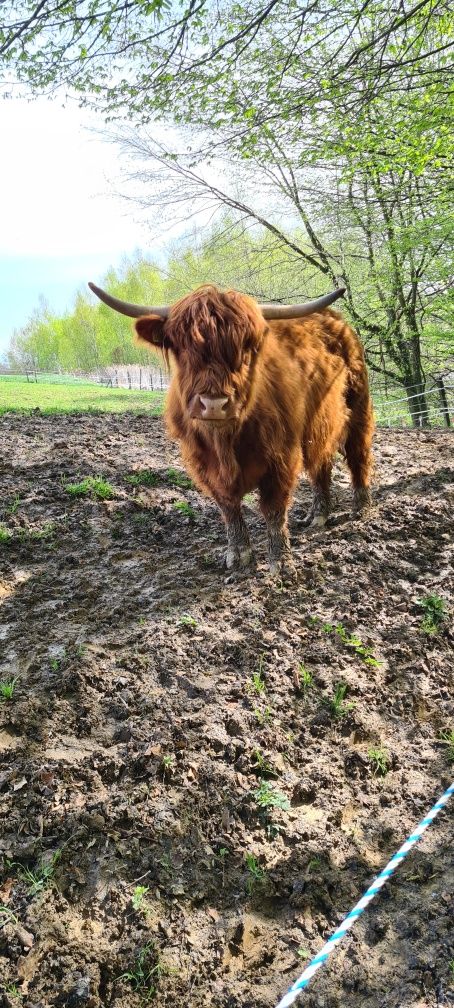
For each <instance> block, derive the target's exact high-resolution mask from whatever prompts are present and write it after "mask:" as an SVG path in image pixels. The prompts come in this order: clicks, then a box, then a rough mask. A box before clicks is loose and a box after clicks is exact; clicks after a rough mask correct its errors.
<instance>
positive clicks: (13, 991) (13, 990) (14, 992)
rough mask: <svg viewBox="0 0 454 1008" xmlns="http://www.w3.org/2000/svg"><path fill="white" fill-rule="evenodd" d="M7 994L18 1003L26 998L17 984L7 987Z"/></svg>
mask: <svg viewBox="0 0 454 1008" xmlns="http://www.w3.org/2000/svg"><path fill="white" fill-rule="evenodd" d="M5 994H7V995H8V997H9V998H13V1000H14V1001H17V1002H18V1003H19V1002H21V1001H22V1000H23V997H24V995H23V994H22V991H20V990H19V988H18V986H17V984H7V985H6V987H5Z"/></svg>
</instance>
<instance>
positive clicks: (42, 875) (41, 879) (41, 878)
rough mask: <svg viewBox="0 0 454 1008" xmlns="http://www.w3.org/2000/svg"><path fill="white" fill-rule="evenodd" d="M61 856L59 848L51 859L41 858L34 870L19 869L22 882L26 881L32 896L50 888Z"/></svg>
mask: <svg viewBox="0 0 454 1008" xmlns="http://www.w3.org/2000/svg"><path fill="white" fill-rule="evenodd" d="M60 858H61V851H60V850H57V851H55V854H53V856H52V857H51V858H50V859H48V860H44V859H43V858H41V859H40V861H38V863H37V865H36V868H35V869H34V871H32V870H31V869H30V868H20V869H19V871H18V877H19V878H20V879H21V881H22V882H25V885H26V887H27V892H28V893H29V895H30V896H37V895H38V894H39V893H42V892H43V891H44V890H45V889H48V888H49V886H50V885H51V884H52V882H53V877H54V873H55V867H56V865H57V863H58V861H59V860H60Z"/></svg>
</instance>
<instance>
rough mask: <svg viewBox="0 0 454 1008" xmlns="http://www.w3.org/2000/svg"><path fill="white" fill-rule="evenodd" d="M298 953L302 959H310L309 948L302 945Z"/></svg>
mask: <svg viewBox="0 0 454 1008" xmlns="http://www.w3.org/2000/svg"><path fill="white" fill-rule="evenodd" d="M296 954H297V956H299V957H300V959H309V956H310V952H309V949H307V948H303V946H302V945H300V947H299V949H297V952H296Z"/></svg>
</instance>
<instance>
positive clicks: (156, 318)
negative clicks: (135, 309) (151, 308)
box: [134, 315, 165, 350]
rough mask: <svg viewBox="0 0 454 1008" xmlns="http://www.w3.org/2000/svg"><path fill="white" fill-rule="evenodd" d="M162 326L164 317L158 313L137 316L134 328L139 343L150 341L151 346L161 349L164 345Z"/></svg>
mask: <svg viewBox="0 0 454 1008" xmlns="http://www.w3.org/2000/svg"><path fill="white" fill-rule="evenodd" d="M164 326H165V319H163V318H161V316H160V315H144V316H142V318H138V319H137V322H136V324H135V327H134V328H135V330H136V334H137V339H138V341H139V343H148V344H150V343H151V345H152V346H155V347H159V348H160V349H161V350H162V348H163V345H164Z"/></svg>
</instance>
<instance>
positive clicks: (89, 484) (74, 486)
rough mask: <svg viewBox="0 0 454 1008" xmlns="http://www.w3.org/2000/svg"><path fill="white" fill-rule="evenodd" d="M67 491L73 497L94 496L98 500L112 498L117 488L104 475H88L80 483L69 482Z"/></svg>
mask: <svg viewBox="0 0 454 1008" xmlns="http://www.w3.org/2000/svg"><path fill="white" fill-rule="evenodd" d="M65 490H66V492H67V493H69V494H71V496H72V497H94V498H95V499H96V500H110V499H111V498H112V497H113V496H114V494H115V490H114V488H113V486H112V484H111V483H108V482H107V480H105V479H103V478H102V476H86V477H85V479H83V480H81V482H80V483H67V484H66V486H65Z"/></svg>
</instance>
